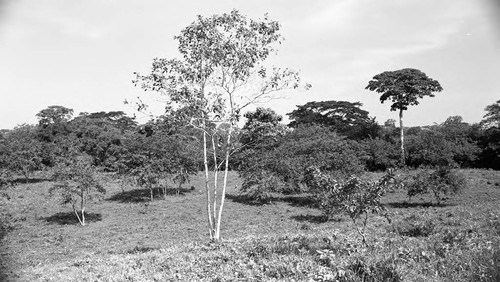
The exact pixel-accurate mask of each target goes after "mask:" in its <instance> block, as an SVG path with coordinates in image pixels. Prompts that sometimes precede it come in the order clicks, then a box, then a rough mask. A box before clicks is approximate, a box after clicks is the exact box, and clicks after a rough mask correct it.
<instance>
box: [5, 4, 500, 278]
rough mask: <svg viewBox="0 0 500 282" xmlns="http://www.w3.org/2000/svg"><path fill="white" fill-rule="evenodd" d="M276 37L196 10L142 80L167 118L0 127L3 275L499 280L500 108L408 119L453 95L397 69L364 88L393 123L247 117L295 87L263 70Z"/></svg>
mask: <svg viewBox="0 0 500 282" xmlns="http://www.w3.org/2000/svg"><path fill="white" fill-rule="evenodd" d="M280 39H281V36H280V35H279V25H278V23H277V22H274V21H271V20H269V19H267V18H265V20H264V21H263V22H255V21H253V20H248V19H247V18H246V17H245V16H243V15H241V14H239V12H237V11H233V12H232V13H230V14H223V15H222V16H213V17H210V18H204V17H201V16H200V17H199V18H198V20H197V21H196V22H194V23H193V24H191V25H190V26H188V27H187V28H186V29H184V30H183V31H182V33H181V35H180V36H178V37H176V40H178V41H179V51H180V52H181V54H182V59H172V60H165V59H155V60H154V61H153V71H152V73H151V74H149V75H146V76H141V75H139V74H137V80H136V81H135V83H136V85H139V86H141V87H142V88H143V89H145V90H148V91H157V92H162V93H167V94H168V98H169V102H168V104H167V106H166V110H165V114H164V115H162V116H159V117H157V118H155V119H153V120H150V121H149V122H147V123H146V124H138V123H137V122H136V121H135V119H134V118H132V117H129V116H127V115H126V114H125V113H123V112H121V111H112V112H95V113H80V114H79V115H77V116H75V115H74V112H73V110H72V109H70V108H66V107H64V106H60V105H53V106H48V107H47V108H45V109H42V110H40V112H39V113H38V114H37V118H38V120H39V122H38V124H36V125H28V124H23V125H19V126H17V127H15V128H13V129H5V130H2V131H0V204H1V205H0V207H1V209H0V219H1V221H0V240H1V241H0V244H1V245H0V246H1V247H2V253H1V254H0V258H1V262H2V263H1V265H0V268H1V270H2V271H1V273H0V280H5V279H12V280H15V279H20V280H26V281H33V280H54V281H58V280H61V279H63V278H64V279H66V278H68V279H69V280H92V281H94V280H98V281H99V280H104V281H107V280H120V281H121V280H132V281H134V280H140V281H142V280H146V281H163V280H210V281H223V280H236V279H240V278H242V279H257V280H273V279H274V280H294V279H295V280H314V281H406V280H415V281H419V280H435V281H442V280H457V281H498V279H499V278H500V270H499V269H500V250H499V248H498V246H499V243H500V237H499V236H500V231H499V230H500V229H499V217H500V214H498V203H499V198H497V197H499V196H500V189H499V188H498V186H499V185H500V179H499V174H498V172H496V171H487V169H489V170H500V111H499V109H500V100H499V101H496V102H495V103H494V104H491V105H489V106H487V107H486V108H485V110H486V114H485V116H484V119H483V121H481V122H480V123H478V124H468V123H465V122H463V120H462V118H461V117H460V116H452V117H449V118H448V119H447V120H446V121H444V122H442V123H440V124H435V125H432V126H418V127H404V126H403V123H402V112H403V111H404V110H406V109H407V107H408V106H411V105H418V99H420V98H423V97H424V96H430V97H432V96H433V95H434V94H433V93H432V92H439V91H441V89H442V88H441V86H440V85H439V83H438V82H437V81H435V80H433V79H430V78H428V77H427V76H426V75H425V74H424V73H423V72H421V71H419V70H415V69H403V70H400V71H395V72H384V73H382V74H379V75H376V76H375V77H374V80H372V81H370V83H369V85H368V86H367V89H370V90H373V91H376V92H379V93H382V96H381V101H382V102H383V101H385V100H391V101H392V102H394V104H393V105H391V110H399V111H400V127H399V128H397V127H396V126H395V121H394V120H388V121H386V122H385V123H384V124H383V125H380V124H378V123H377V122H376V121H375V118H373V117H370V116H369V113H368V112H367V111H365V110H363V109H362V106H363V105H362V103H360V102H349V101H335V100H332V101H319V102H318V101H311V102H308V103H306V104H305V105H299V106H298V107H297V109H296V110H294V111H292V112H291V113H288V114H287V115H288V116H289V117H290V119H291V120H292V121H291V122H290V124H288V125H286V124H283V123H282V117H281V116H279V115H278V114H277V113H276V112H274V111H273V109H269V108H261V107H259V108H257V109H256V110H255V111H250V112H246V113H243V110H244V109H245V107H246V106H248V105H251V104H252V103H254V102H256V101H258V100H259V99H260V98H265V99H270V98H272V96H271V94H272V93H274V92H275V91H279V90H282V89H287V88H292V89H295V88H298V87H299V85H301V84H300V78H299V76H298V73H296V72H294V71H291V70H289V69H284V70H281V69H278V68H273V69H266V68H265V67H264V66H263V65H260V63H261V62H262V61H264V60H265V59H266V58H267V56H268V55H269V54H270V53H271V52H272V51H274V48H273V47H272V46H271V44H272V43H274V42H279V41H280ZM238 40H242V41H241V42H240V41H238ZM228 54H231V55H228ZM200 61H201V62H203V63H201V64H199V63H198V62H200ZM255 79H258V80H259V81H260V82H259V84H258V85H259V87H260V88H258V89H257V90H256V91H254V92H252V93H251V94H248V93H247V94H243V96H238V95H240V94H238V91H237V90H239V89H241V88H242V85H245V86H248V85H247V83H250V82H251V81H254V80H255ZM386 80H387V81H391V83H393V85H389V84H388V82H387V81H386ZM309 87H310V86H309V85H307V84H306V86H305V88H306V89H307V88H309ZM245 95H247V96H245ZM237 97H238V98H242V97H243V98H245V99H246V100H245V101H250V102H248V103H246V102H244V103H243V104H241V105H239V104H236V103H235V102H233V101H234V100H235V99H236V98H237ZM239 100H241V99H239ZM138 106H139V109H142V108H144V105H142V104H140V103H139V104H138ZM242 114H243V117H244V118H245V119H246V120H245V122H244V123H243V124H242V123H240V121H241V115H242ZM241 125H242V126H241ZM403 136H405V138H403ZM479 169H481V170H479ZM202 171H204V173H201V172H202ZM222 171H224V173H222ZM219 172H221V173H219ZM203 178H204V179H203ZM188 183H189V184H188ZM221 183H222V185H221ZM221 186H222V189H219V188H218V187H221ZM188 187H190V188H188ZM202 192H203V193H204V194H205V195H202ZM226 196H227V198H228V199H227V200H228V203H227V205H228V207H227V209H228V211H227V213H224V218H227V220H226V221H225V224H224V225H221V222H222V208H223V205H224V202H225V199H226ZM203 202H204V203H205V205H206V206H203ZM56 204H60V205H56ZM202 216H204V217H205V219H208V233H209V238H210V241H209V242H207V240H203V239H202V238H203V237H205V236H204V235H203V228H202V227H200V226H203V225H206V222H204V223H202V222H203V220H202ZM78 225H81V226H78ZM83 226H85V227H83ZM221 226H222V227H221ZM221 229H223V230H225V231H227V233H226V234H227V235H224V236H222V235H221V232H220V230H221ZM204 230H205V231H207V229H204ZM221 238H224V239H225V240H221ZM31 242H32V243H33V244H31ZM181 243H188V244H187V245H182V244H181ZM73 248H75V249H73ZM3 249H5V251H3ZM29 250H33V252H34V253H33V252H32V253H30V251H29Z"/></svg>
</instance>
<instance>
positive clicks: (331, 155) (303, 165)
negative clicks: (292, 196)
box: [240, 126, 364, 197]
mask: <svg viewBox="0 0 500 282" xmlns="http://www.w3.org/2000/svg"><path fill="white" fill-rule="evenodd" d="M359 147H360V146H359V144H358V143H357V142H356V141H352V140H347V139H346V138H345V137H341V136H339V135H337V134H336V133H335V132H333V131H331V130H330V129H328V128H324V127H320V126H309V127H299V128H297V129H295V130H294V131H292V132H290V133H289V134H286V135H284V136H282V137H280V138H276V139H275V140H267V141H266V143H265V144H264V143H263V144H262V146H259V147H255V148H253V149H251V150H248V151H247V152H245V154H243V155H241V158H242V159H241V161H242V165H241V166H240V176H241V177H242V178H243V185H242V191H243V192H245V193H247V192H248V191H250V193H248V194H247V195H248V196H249V197H250V196H252V195H253V196H257V197H261V195H262V196H264V195H265V193H269V192H279V193H301V192H308V187H307V186H305V185H304V177H305V172H306V169H307V168H308V167H310V166H315V167H318V168H319V169H321V170H322V171H328V172H329V173H331V174H334V175H335V176H336V177H339V178H345V177H347V176H349V175H353V174H355V175H356V174H359V173H361V172H362V171H363V170H364V165H363V161H362V158H363V156H362V155H361V154H362V151H363V150H360V148H359ZM268 180H272V181H268Z"/></svg>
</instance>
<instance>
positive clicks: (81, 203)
mask: <svg viewBox="0 0 500 282" xmlns="http://www.w3.org/2000/svg"><path fill="white" fill-rule="evenodd" d="M81 197H82V199H81V200H82V201H81V202H80V208H81V209H82V225H83V226H85V192H84V190H82V194H81Z"/></svg>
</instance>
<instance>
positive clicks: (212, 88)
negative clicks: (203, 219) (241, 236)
mask: <svg viewBox="0 0 500 282" xmlns="http://www.w3.org/2000/svg"><path fill="white" fill-rule="evenodd" d="M175 39H176V40H177V41H178V43H179V45H178V50H179V52H180V53H181V55H182V59H154V60H153V68H152V71H151V73H150V74H149V75H146V76H143V75H139V74H137V78H136V80H134V84H135V85H138V86H140V87H141V88H142V89H144V90H146V91H148V90H149V91H155V92H160V93H163V94H166V95H165V96H166V104H167V105H166V111H167V114H168V115H171V116H175V117H177V118H178V119H182V120H184V121H188V123H189V125H190V126H192V127H194V128H197V129H199V130H200V131H201V132H202V134H203V136H202V137H203V139H202V140H203V143H202V145H203V155H204V168H205V176H206V184H205V189H206V195H207V212H208V215H207V216H208V229H209V235H210V239H213V240H219V239H220V223H221V216H222V209H223V206H224V201H225V190H226V185H227V174H228V169H229V159H230V155H231V153H232V151H233V149H234V147H235V146H234V143H235V142H234V132H235V127H236V123H237V121H238V120H239V118H240V112H241V111H242V110H243V109H244V108H246V107H247V106H248V105H251V104H254V103H256V102H258V101H265V100H267V99H271V98H272V97H273V95H272V94H273V93H274V92H276V91H279V90H283V89H290V88H293V89H295V88H298V87H299V86H300V77H299V75H298V73H297V72H296V71H293V70H290V69H280V68H276V67H273V68H271V69H268V68H266V67H264V65H263V61H264V60H266V59H267V57H268V56H269V55H270V53H272V52H273V51H275V48H274V45H275V44H276V43H279V42H280V40H281V35H280V33H279V24H278V22H276V21H272V20H269V19H268V17H267V15H266V16H265V17H264V19H263V20H260V21H255V20H252V19H248V18H247V17H245V16H244V15H241V14H240V13H239V12H238V11H237V10H233V11H231V13H229V14H222V15H213V16H211V17H202V16H198V18H197V19H196V21H194V22H193V23H191V24H190V25H188V26H187V27H186V28H184V29H183V30H182V31H181V34H180V35H179V36H176V37H175ZM308 87H310V86H309V85H306V88H308ZM242 89H244V91H242ZM221 137H222V139H221ZM221 141H222V142H221ZM210 145H211V146H210ZM210 147H211V148H210ZM218 148H220V149H221V150H219V149H218ZM209 150H211V152H209ZM218 151H219V152H220V151H222V156H223V158H222V159H221V160H220V161H219V156H220V153H219V152H218ZM209 153H211V155H212V156H213V158H212V159H213V160H214V161H213V163H212V166H213V167H212V168H209ZM221 167H224V169H225V171H224V174H225V178H224V181H223V183H222V189H220V188H219V187H218V183H217V174H218V171H219V169H220V168H221ZM209 171H213V174H214V178H213V179H215V180H214V182H213V187H212V188H213V189H210V184H209ZM218 189H220V190H221V191H220V195H221V198H220V202H217V201H218V199H217V193H218V192H217V191H218ZM212 210H213V212H212ZM217 210H218V212H217Z"/></svg>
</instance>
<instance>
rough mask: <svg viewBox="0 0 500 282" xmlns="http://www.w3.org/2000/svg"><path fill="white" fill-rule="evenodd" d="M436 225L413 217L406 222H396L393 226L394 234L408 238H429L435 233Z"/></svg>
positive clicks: (406, 219)
mask: <svg viewBox="0 0 500 282" xmlns="http://www.w3.org/2000/svg"><path fill="white" fill-rule="evenodd" d="M435 227H436V224H435V223H434V221H432V220H425V221H422V220H420V219H419V218H418V217H417V216H415V215H412V216H409V217H406V218H405V219H404V220H401V221H398V222H395V223H394V224H393V226H392V229H393V231H394V232H396V233H398V234H399V235H402V236H406V237H427V236H429V235H431V234H433V233H434V229H435Z"/></svg>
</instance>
